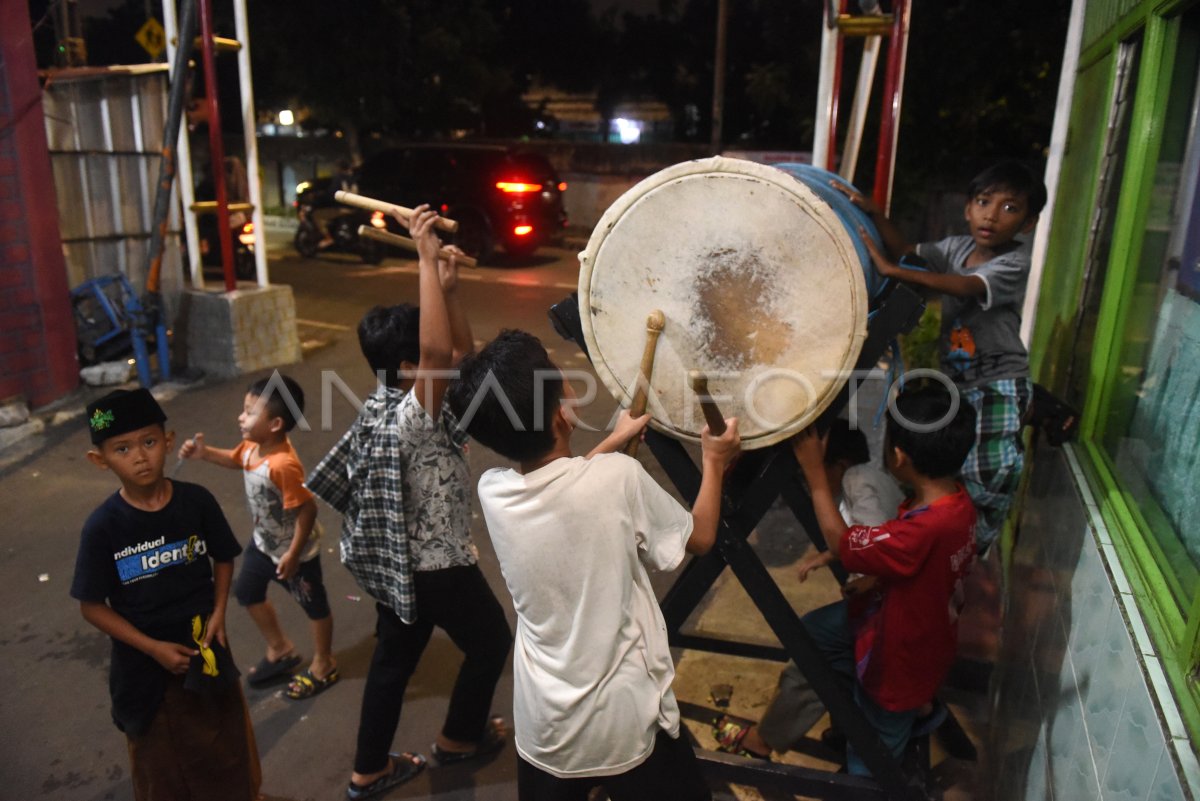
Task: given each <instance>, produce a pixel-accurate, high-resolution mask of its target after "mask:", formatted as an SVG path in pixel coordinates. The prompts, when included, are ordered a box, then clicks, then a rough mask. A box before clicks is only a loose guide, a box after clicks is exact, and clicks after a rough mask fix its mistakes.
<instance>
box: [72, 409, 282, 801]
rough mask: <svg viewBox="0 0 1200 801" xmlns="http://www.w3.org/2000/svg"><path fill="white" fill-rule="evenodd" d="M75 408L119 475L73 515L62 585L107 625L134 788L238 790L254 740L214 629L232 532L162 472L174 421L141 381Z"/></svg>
mask: <svg viewBox="0 0 1200 801" xmlns="http://www.w3.org/2000/svg"><path fill="white" fill-rule="evenodd" d="M87 418H88V425H89V428H90V429H91V435H92V445H93V448H92V450H90V451H88V454H87V455H88V459H89V460H90V461H91V462H92V463H93V464H95V465H96V466H97V467H99V468H101V469H104V470H111V471H113V472H114V473H116V475H117V478H119V479H120V481H121V489H120V490H119V491H118V492H116V493H114V494H113V495H111V496H109V498H108V499H107V500H105V501H104V503H102V504H101V505H100V506H99V507H98V508H97V509H96V511H94V512H93V513H92V514H91V516H90V517H89V518H88V520H87V522H86V523H85V524H84V527H83V534H82V537H81V541H80V545H79V554H78V556H77V557H76V562H75V578H74V581H73V582H72V583H71V597H73V598H75V599H77V600H78V601H79V604H80V611H81V612H82V613H83V618H84V620H86V621H87V622H89V623H91V624H92V625H93V626H95V627H96V628H98V629H100V630H101V631H102V632H104V633H105V634H107V635H109V637H111V638H112V642H113V646H112V666H111V669H110V675H109V691H110V693H111V696H112V715H113V722H114V723H116V725H117V728H119V729H120V730H121V731H123V732H125V736H126V737H127V738H128V742H129V759H130V763H131V774H132V779H133V789H134V797H135V798H136V799H137V800H138V801H147V800H153V799H176V798H221V799H228V800H229V801H242V800H243V799H245V801H250V800H251V799H254V798H256V797H257V795H258V789H259V785H260V783H261V771H260V768H259V761H258V749H257V746H256V745H255V742H254V732H253V730H252V729H251V727H250V718H249V715H248V713H247V710H246V702H245V699H244V698H243V697H242V691H241V687H240V685H239V683H238V681H237V675H238V674H237V669H236V668H235V667H234V666H233V660H232V658H230V655H229V651H228V648H227V643H226V639H225V606H226V601H227V599H228V596H229V585H230V581H231V579H232V576H233V559H234V557H236V556H237V555H238V554H239V553H240V552H241V546H239V545H238V543H237V540H236V539H235V538H234V536H233V532H232V531H231V530H230V528H229V524H228V523H227V522H226V520H225V515H224V514H223V513H222V512H221V508H220V506H218V505H217V501H216V499H215V498H213V496H212V494H211V493H209V492H208V491H207V490H206V489H204V488H203V487H199V486H197V485H195V484H187V483H183V482H177V481H171V480H169V479H167V478H166V477H165V476H164V475H163V465H164V463H165V462H166V459H167V454H168V453H169V452H170V451H171V447H172V444H173V440H174V434H173V433H172V432H167V431H166V430H165V428H164V427H163V423H165V422H166V419H167V418H166V415H165V414H164V413H163V410H162V408H161V407H160V406H159V405H158V403H157V402H156V401H155V400H154V398H153V396H151V394H150V393H149V392H148V391H147V390H145V389H138V390H134V391H132V392H130V391H118V392H113V393H111V394H109V395H106V396H105V397H103V398H101V399H100V400H98V401H95V402H93V403H91V404H89V405H88V407H87ZM210 560H211V561H210Z"/></svg>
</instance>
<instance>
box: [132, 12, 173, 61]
mask: <svg viewBox="0 0 1200 801" xmlns="http://www.w3.org/2000/svg"><path fill="white" fill-rule="evenodd" d="M133 38H134V39H137V43H138V44H140V45H141V46H142V48H143V49H145V51H146V52H147V53H149V54H150V58H158V55H159V53H161V52H162V51H163V50H164V49H165V48H166V46H167V34H166V31H164V30H163V26H162V25H161V24H160V23H159V21H158V20H156V19H155V18H154V17H151V18H150V19H148V20H146V24H145V25H143V26H142V27H140V28H138V32H137V33H136V34H134V37H133Z"/></svg>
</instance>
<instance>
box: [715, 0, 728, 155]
mask: <svg viewBox="0 0 1200 801" xmlns="http://www.w3.org/2000/svg"><path fill="white" fill-rule="evenodd" d="M728 20H729V0H717V52H716V56H715V57H714V59H713V102H712V142H711V149H712V152H713V155H714V156H716V155H720V153H721V128H722V125H723V122H724V116H725V50H726V47H725V41H726V27H727V22H728Z"/></svg>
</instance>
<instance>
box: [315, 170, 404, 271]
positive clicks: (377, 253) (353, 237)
mask: <svg viewBox="0 0 1200 801" xmlns="http://www.w3.org/2000/svg"><path fill="white" fill-rule="evenodd" d="M320 183H321V182H320V181H317V182H314V183H308V182H305V183H303V184H300V186H298V187H296V190H297V192H296V201H295V203H294V204H293V205H294V206H295V207H296V217H297V221H298V225H297V227H296V236H295V237H294V238H293V239H292V244H293V245H295V247H296V252H297V253H299V254H300V255H301V256H304V257H305V258H311V257H313V256H315V255H317V254H318V253H325V252H333V251H337V252H341V253H354V254H356V255H357V256H358V257H359V258H360V259H362V260H363V262H364V263H365V264H378V263H379V262H380V261H382V260H383V246H382V245H380V244H379V243H378V242H376V241H374V240H372V239H366V238H363V237H360V236H359V235H358V226H360V225H363V224H366V223H369V224H370V225H374V226H375V227H376V228H379V229H381V230H382V229H386V227H387V223H386V222H384V219H383V213H382V212H375V213H374V214H373V215H371V216H370V217H368V216H367V215H366V214H364V213H363V212H361V211H359V210H357V209H351V208H346V209H345V210H344V211H343V212H342V213H340V214H338V215H337V216H335V217H333V218H332V219H330V220H329V222H328V226H329V236H330V237H332V238H333V244H331V245H329V246H328V247H324V248H322V247H319V243H320V241H321V230H320V227H319V226H318V225H317V221H316V219H314V213H315V212H316V211H317V210H318V209H322V208H328V205H326V203H322V202H321V200H322V198H323V197H324V196H325V195H327V194H328V190H327V188H326V189H323V188H322V187H321V186H320Z"/></svg>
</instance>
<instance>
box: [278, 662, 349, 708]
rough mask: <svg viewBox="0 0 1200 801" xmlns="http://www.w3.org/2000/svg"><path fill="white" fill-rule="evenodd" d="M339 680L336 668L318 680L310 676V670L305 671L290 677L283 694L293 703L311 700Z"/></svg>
mask: <svg viewBox="0 0 1200 801" xmlns="http://www.w3.org/2000/svg"><path fill="white" fill-rule="evenodd" d="M339 678H341V676H339V675H338V672H337V668H334V669H333V670H331V671H329V673H327V674H326V675H325V678H323V679H318V678H317V677H316V676H314V675H313V674H312V671H311V670H306V671H304V672H303V673H297V674H296V675H295V676H292V680H291V682H289V683H288V688H287V692H286V693H285V694H286V695H287V697H288V698H291V699H292V700H293V701H299V700H301V699H303V698H312V697H313V696H314V695H320V694H321V693H323V692H325V691H326V690H328V689H329V688H330V687H332V686H333V685H335V684H337V682H338V679H339Z"/></svg>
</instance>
